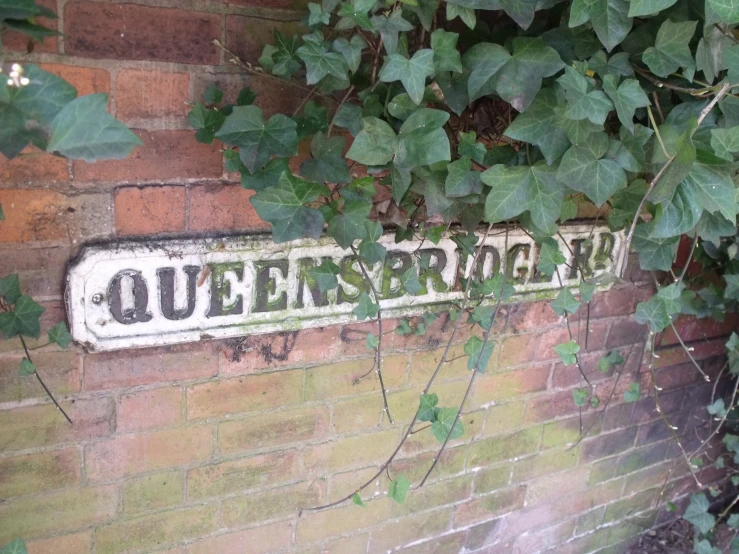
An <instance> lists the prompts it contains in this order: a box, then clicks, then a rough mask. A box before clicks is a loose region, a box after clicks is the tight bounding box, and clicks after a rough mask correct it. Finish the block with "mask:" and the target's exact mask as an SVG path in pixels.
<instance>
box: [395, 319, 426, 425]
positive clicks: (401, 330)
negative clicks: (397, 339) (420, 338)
mask: <svg viewBox="0 0 739 554" xmlns="http://www.w3.org/2000/svg"><path fill="white" fill-rule="evenodd" d="M395 332H396V333H397V334H398V335H400V336H403V335H410V334H411V333H412V332H413V329H412V328H411V326H410V324H409V323H408V320H407V319H401V320H400V321H399V322H398V326H397V327H396V328H395ZM433 396H436V395H433ZM421 421H431V420H421Z"/></svg>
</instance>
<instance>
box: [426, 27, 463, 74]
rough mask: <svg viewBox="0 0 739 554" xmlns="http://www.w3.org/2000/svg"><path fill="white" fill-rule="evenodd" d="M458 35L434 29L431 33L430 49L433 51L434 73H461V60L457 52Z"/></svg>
mask: <svg viewBox="0 0 739 554" xmlns="http://www.w3.org/2000/svg"><path fill="white" fill-rule="evenodd" d="M458 39H459V34H457V33H450V32H448V31H445V30H444V29H436V30H435V31H434V32H433V33H431V49H432V50H433V51H434V67H436V71H454V72H456V73H461V72H462V58H461V57H460V55H459V50H457V40H458Z"/></svg>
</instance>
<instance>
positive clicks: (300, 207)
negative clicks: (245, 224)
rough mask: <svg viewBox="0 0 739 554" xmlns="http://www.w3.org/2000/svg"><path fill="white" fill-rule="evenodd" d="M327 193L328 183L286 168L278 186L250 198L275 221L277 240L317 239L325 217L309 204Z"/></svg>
mask: <svg viewBox="0 0 739 554" xmlns="http://www.w3.org/2000/svg"><path fill="white" fill-rule="evenodd" d="M237 109H238V108H237ZM327 192H328V189H327V188H326V187H325V186H323V185H319V184H318V183H312V182H310V181H306V180H304V179H301V178H299V177H295V176H294V175H291V174H290V173H289V172H287V171H286V172H284V173H282V175H281V176H280V178H279V180H278V182H277V185H276V186H274V187H270V188H268V189H265V190H262V191H259V192H257V193H256V194H255V195H254V196H252V197H251V198H250V201H251V203H252V205H253V206H254V209H255V210H256V211H257V214H258V215H259V217H261V218H262V219H263V220H264V221H268V222H269V223H271V224H272V238H273V239H274V240H275V242H287V241H290V240H295V239H297V238H300V237H310V238H314V239H315V238H318V237H319V236H320V235H321V231H322V230H323V216H322V215H321V212H319V211H318V210H316V209H315V208H311V207H308V206H306V204H309V203H311V202H314V201H315V200H317V199H318V198H319V197H320V196H321V195H323V194H326V193H327Z"/></svg>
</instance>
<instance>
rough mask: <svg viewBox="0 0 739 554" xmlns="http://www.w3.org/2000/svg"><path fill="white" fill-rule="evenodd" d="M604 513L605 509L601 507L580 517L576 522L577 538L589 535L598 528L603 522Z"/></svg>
mask: <svg viewBox="0 0 739 554" xmlns="http://www.w3.org/2000/svg"><path fill="white" fill-rule="evenodd" d="M603 512H605V507H603V506H600V507H598V508H595V509H594V510H590V511H588V512H585V513H584V514H583V515H581V516H579V517H578V518H577V519H576V520H575V521H576V525H575V536H577V535H582V534H583V533H588V532H590V531H592V530H593V529H595V528H596V527H598V526H599V525H600V524H601V523H602V522H603Z"/></svg>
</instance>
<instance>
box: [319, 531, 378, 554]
mask: <svg viewBox="0 0 739 554" xmlns="http://www.w3.org/2000/svg"><path fill="white" fill-rule="evenodd" d="M368 541H369V535H368V534H367V533H363V534H361V535H353V536H351V537H343V538H341V539H336V540H335V541H330V542H328V543H326V544H325V545H324V546H323V547H322V548H321V550H320V553H321V554H346V553H347V552H367V542H368Z"/></svg>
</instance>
